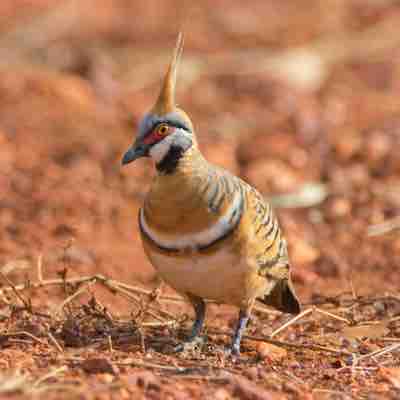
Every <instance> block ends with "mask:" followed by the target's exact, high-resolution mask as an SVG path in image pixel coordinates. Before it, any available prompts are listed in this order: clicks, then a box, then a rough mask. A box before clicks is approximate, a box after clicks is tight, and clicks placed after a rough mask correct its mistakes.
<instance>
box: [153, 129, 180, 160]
mask: <svg viewBox="0 0 400 400" xmlns="http://www.w3.org/2000/svg"><path fill="white" fill-rule="evenodd" d="M174 135H176V133H173V134H171V135H169V136H167V137H166V138H164V139H163V140H161V142H159V143H156V144H155V145H153V146H152V147H151V149H150V152H149V153H150V156H151V158H152V159H153V160H154V161H155V163H156V164H158V163H159V162H161V161H162V160H163V158H164V157H165V156H166V155H167V154H168V152H169V149H170V148H171V146H172V142H173V141H174Z"/></svg>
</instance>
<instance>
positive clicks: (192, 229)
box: [122, 33, 300, 357]
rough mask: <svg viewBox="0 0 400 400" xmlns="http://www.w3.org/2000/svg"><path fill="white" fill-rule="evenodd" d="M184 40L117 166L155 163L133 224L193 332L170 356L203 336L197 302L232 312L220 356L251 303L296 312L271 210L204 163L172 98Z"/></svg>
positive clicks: (232, 351) (237, 334)
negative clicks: (185, 309)
mask: <svg viewBox="0 0 400 400" xmlns="http://www.w3.org/2000/svg"><path fill="white" fill-rule="evenodd" d="M183 42H184V39H183V34H182V33H179V35H178V38H177V42H176V45H175V48H174V51H173V56H172V60H171V62H170V63H169V65H168V69H167V72H166V74H165V76H164V79H163V81H162V85H161V90H160V93H159V95H158V98H157V101H156V103H155V105H154V106H153V107H152V108H151V109H150V111H148V112H147V113H146V114H145V115H144V116H143V118H142V119H141V121H140V122H139V124H138V129H137V134H136V138H135V140H134V142H133V144H132V145H131V146H130V147H129V148H128V150H127V151H126V152H125V154H124V155H123V157H122V165H126V164H128V163H131V162H133V161H134V160H137V159H139V158H141V157H150V158H151V159H152V160H153V161H154V165H155V170H156V172H155V174H154V178H153V180H152V183H151V185H150V189H149V191H148V193H147V195H146V196H145V199H144V202H143V206H142V207H141V208H140V209H139V213H138V224H139V231H140V236H141V240H142V244H143V248H144V252H145V254H146V255H147V257H148V259H149V260H150V262H151V264H152V265H153V267H154V268H155V270H156V272H157V274H158V276H159V277H160V278H161V280H162V281H164V282H166V283H167V284H168V285H169V286H171V287H172V288H173V289H175V290H176V291H177V292H178V293H180V294H182V295H183V296H184V297H185V298H186V299H187V300H188V301H189V302H190V303H191V304H192V306H193V309H194V312H195V320H194V323H193V327H192V330H191V333H190V335H189V336H188V337H187V339H186V340H185V341H184V342H182V343H180V344H179V345H178V346H177V347H176V349H177V351H178V350H182V351H183V350H186V349H188V348H191V346H193V345H194V344H198V342H199V340H201V339H202V338H201V336H200V335H201V332H202V328H203V325H204V321H205V312H206V302H205V300H213V301H215V302H217V303H219V304H228V305H233V306H236V307H237V308H238V309H239V315H238V320H237V325H236V328H235V329H234V333H233V337H232V340H231V344H230V346H229V347H228V348H227V349H226V352H227V353H228V354H229V355H231V356H232V357H234V356H240V346H241V338H242V336H243V333H244V331H245V329H246V326H247V323H248V321H249V318H250V316H251V312H252V309H253V306H254V304H255V302H256V301H261V302H262V303H264V304H266V305H268V306H271V307H273V308H275V309H277V310H279V311H282V312H284V313H290V314H298V313H299V312H300V303H299V300H298V297H297V296H296V293H295V289H294V286H293V283H292V280H291V275H290V269H291V268H290V262H289V258H288V252H287V242H286V240H285V238H284V236H283V233H282V230H281V228H280V226H279V222H278V219H277V217H276V214H275V213H274V210H273V209H272V207H271V205H270V204H268V203H267V202H266V201H265V199H264V197H263V196H262V195H261V194H260V193H259V192H258V191H257V190H256V189H255V188H253V187H252V186H251V185H250V184H248V183H246V182H245V181H243V180H242V179H240V178H239V177H237V176H235V175H233V174H231V173H230V172H228V171H227V170H225V169H223V168H221V167H219V166H216V165H213V164H211V163H210V162H208V161H207V160H206V159H205V158H204V156H203V154H202V152H201V150H200V148H199V145H198V141H197V138H196V134H195V130H194V126H193V123H192V121H191V119H190V117H189V116H188V114H187V113H186V112H185V111H184V110H183V109H182V108H180V107H178V105H177V104H176V102H175V97H176V96H175V91H176V90H175V88H176V83H177V67H178V63H179V60H180V58H181V54H182V51H183Z"/></svg>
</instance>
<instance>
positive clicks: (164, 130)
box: [157, 123, 169, 136]
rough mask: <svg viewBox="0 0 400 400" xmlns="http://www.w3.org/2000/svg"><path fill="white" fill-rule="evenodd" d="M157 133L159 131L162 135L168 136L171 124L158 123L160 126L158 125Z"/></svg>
mask: <svg viewBox="0 0 400 400" xmlns="http://www.w3.org/2000/svg"><path fill="white" fill-rule="evenodd" d="M157 133H158V134H159V135H160V136H166V135H168V133H169V126H168V125H167V124H164V123H162V124H160V125H158V126H157Z"/></svg>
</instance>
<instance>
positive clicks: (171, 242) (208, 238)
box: [140, 192, 242, 250]
mask: <svg viewBox="0 0 400 400" xmlns="http://www.w3.org/2000/svg"><path fill="white" fill-rule="evenodd" d="M241 199H242V195H241V193H240V192H236V193H235V197H234V199H233V202H232V205H231V206H230V208H229V209H228V211H227V212H226V213H225V215H223V216H222V217H220V218H219V220H218V221H217V222H215V223H214V225H212V226H211V227H210V228H208V229H205V230H203V231H201V232H197V233H192V234H188V235H184V236H179V237H178V236H176V235H163V234H160V233H158V232H157V233H156V232H154V231H153V230H152V229H151V228H150V227H149V226H148V225H147V223H146V218H145V216H144V211H143V208H142V209H141V210H140V225H141V227H142V229H143V231H144V233H145V234H146V235H147V236H148V237H149V238H150V239H151V240H152V241H153V242H155V243H156V244H157V245H158V246H160V247H165V248H170V249H177V250H183V249H186V248H194V249H196V248H199V247H206V246H207V245H208V244H211V243H213V242H214V241H215V240H217V239H219V238H220V237H222V236H223V235H224V234H225V233H226V232H227V231H228V230H229V229H230V228H231V227H232V226H234V225H235V224H236V223H237V222H238V220H239V218H240V213H239V212H237V209H238V208H239V207H240V203H241Z"/></svg>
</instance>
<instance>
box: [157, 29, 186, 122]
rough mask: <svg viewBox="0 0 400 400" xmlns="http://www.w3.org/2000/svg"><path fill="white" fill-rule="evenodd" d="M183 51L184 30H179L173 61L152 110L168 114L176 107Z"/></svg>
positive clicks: (159, 113)
mask: <svg viewBox="0 0 400 400" xmlns="http://www.w3.org/2000/svg"><path fill="white" fill-rule="evenodd" d="M182 51H183V34H182V32H179V35H178V39H177V41H176V45H175V49H174V53H173V55H172V60H171V63H170V64H169V67H168V70H167V73H166V74H165V77H164V81H163V84H162V87H161V91H160V94H159V96H158V100H157V103H156V104H155V106H154V107H153V110H152V111H153V112H154V113H156V114H158V115H164V114H167V113H169V112H171V111H173V110H174V109H175V87H176V71H177V68H178V63H179V59H180V56H181V54H182Z"/></svg>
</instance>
